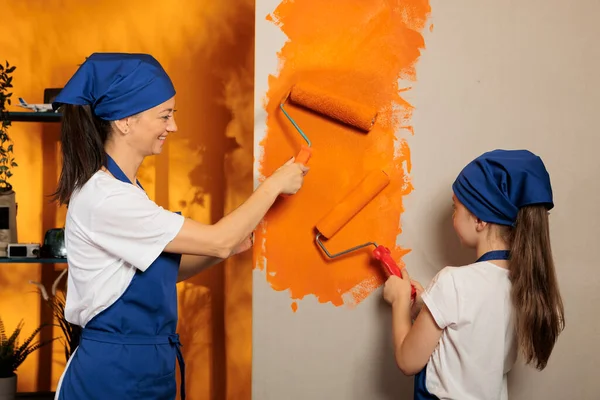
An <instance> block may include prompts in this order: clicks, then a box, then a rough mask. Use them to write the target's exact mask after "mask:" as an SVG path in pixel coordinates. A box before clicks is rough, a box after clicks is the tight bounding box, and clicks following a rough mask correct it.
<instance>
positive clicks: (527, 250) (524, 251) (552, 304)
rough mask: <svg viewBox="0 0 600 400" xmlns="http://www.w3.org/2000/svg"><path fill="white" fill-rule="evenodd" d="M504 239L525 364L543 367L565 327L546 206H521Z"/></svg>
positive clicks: (517, 328) (518, 336)
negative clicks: (509, 255)
mask: <svg viewBox="0 0 600 400" xmlns="http://www.w3.org/2000/svg"><path fill="white" fill-rule="evenodd" d="M508 239H509V243H510V244H511V257H510V264H509V270H510V280H511V282H512V293H511V296H512V302H513V305H514V307H515V313H516V332H517V339H518V343H519V348H520V350H521V353H522V354H523V356H524V358H525V361H526V363H527V364H532V365H534V366H535V368H537V369H538V370H543V369H544V368H545V367H546V365H547V363H548V359H549V358H550V354H551V353H552V349H553V348H554V344H555V343H556V340H557V339H558V335H559V334H560V333H561V332H562V330H563V329H564V327H565V317H564V307H563V302H562V298H561V295H560V291H559V288H558V280H557V278H556V272H555V270H554V260H553V259H552V248H551V246H550V229H549V221H548V211H547V210H546V208H545V207H544V206H543V205H533V206H526V207H523V208H522V209H521V210H520V211H519V214H518V217H517V222H516V224H515V226H514V228H512V229H511V230H510V232H509V238H508Z"/></svg>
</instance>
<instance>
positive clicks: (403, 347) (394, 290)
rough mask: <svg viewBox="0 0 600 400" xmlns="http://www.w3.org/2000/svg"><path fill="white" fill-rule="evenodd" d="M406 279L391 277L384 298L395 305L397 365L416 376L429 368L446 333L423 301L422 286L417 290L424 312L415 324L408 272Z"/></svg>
mask: <svg viewBox="0 0 600 400" xmlns="http://www.w3.org/2000/svg"><path fill="white" fill-rule="evenodd" d="M402 273H403V277H402V278H400V277H397V276H393V275H392V276H390V277H389V278H388V280H387V281H386V283H385V288H384V298H385V299H386V300H387V301H388V303H390V304H391V305H392V333H393V338H394V356H395V359H396V364H397V365H398V368H400V371H402V373H403V374H404V375H407V376H410V375H415V374H416V373H418V372H419V371H421V370H422V369H423V367H425V365H426V364H427V361H428V360H429V357H430V356H431V354H432V353H433V350H435V348H436V346H437V344H438V342H439V340H440V338H441V336H442V330H441V329H440V328H439V327H438V326H437V324H436V323H435V320H434V319H433V316H432V315H431V312H430V311H429V309H428V308H427V306H426V305H424V304H423V303H422V300H421V299H420V292H422V287H421V285H415V282H414V281H413V285H415V287H417V289H418V290H417V294H418V296H417V299H416V303H417V304H415V306H417V307H418V308H420V312H419V313H418V316H417V318H416V320H415V323H414V324H412V323H411V306H413V305H411V298H410V291H411V280H410V278H409V276H408V272H406V269H404V270H402ZM419 289H420V290H419Z"/></svg>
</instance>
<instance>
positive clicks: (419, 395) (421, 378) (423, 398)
mask: <svg viewBox="0 0 600 400" xmlns="http://www.w3.org/2000/svg"><path fill="white" fill-rule="evenodd" d="M509 256H510V252H509V251H508V250H494V251H488V252H487V253H485V254H484V255H482V256H481V257H479V258H478V259H477V261H476V262H481V261H490V260H508V259H509ZM414 399H415V400H439V399H438V397H437V396H435V395H433V394H431V393H429V390H427V364H425V367H424V368H423V369H422V370H421V371H420V372H419V373H418V374H417V375H415V390H414Z"/></svg>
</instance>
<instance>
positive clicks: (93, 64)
mask: <svg viewBox="0 0 600 400" xmlns="http://www.w3.org/2000/svg"><path fill="white" fill-rule="evenodd" d="M174 95H175V88H174V87H173V83H172V82H171V79H170V78H169V76H168V75H167V73H166V72H165V70H164V69H163V68H162V66H161V65H160V63H159V62H158V61H157V60H156V59H155V58H154V57H152V56H151V55H149V54H128V53H94V54H92V55H91V56H89V57H88V58H87V59H86V60H85V62H84V63H83V64H82V65H81V66H80V67H79V69H78V70H77V71H76V72H75V74H74V75H73V77H71V79H70V80H69V81H68V82H67V84H66V85H65V87H64V88H63V90H62V91H61V92H60V93H59V95H58V96H57V97H56V100H55V101H54V103H52V107H53V108H54V110H56V109H58V107H60V105H62V104H74V105H89V106H91V108H92V110H93V112H94V114H96V116H98V117H99V118H101V119H104V120H106V121H115V120H118V119H121V118H125V117H129V116H131V115H135V114H137V113H140V112H142V111H145V110H148V109H150V108H152V107H156V106H157V105H159V104H161V103H164V102H165V101H167V100H169V99H170V98H171V97H173V96H174Z"/></svg>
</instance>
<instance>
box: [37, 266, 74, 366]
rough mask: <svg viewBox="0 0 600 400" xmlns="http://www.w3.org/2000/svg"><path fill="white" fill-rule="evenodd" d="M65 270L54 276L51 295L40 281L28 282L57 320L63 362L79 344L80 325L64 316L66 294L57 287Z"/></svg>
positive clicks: (67, 359) (65, 272)
mask: <svg viewBox="0 0 600 400" xmlns="http://www.w3.org/2000/svg"><path fill="white" fill-rule="evenodd" d="M67 271H68V270H67V269H65V270H63V272H61V274H60V275H59V276H58V278H56V280H55V281H54V283H53V284H52V290H51V292H50V293H51V295H49V294H48V291H47V290H46V288H45V287H44V285H42V284H41V283H40V282H36V281H29V283H32V284H34V285H35V286H37V287H38V289H39V291H40V295H41V296H42V298H43V299H44V301H45V302H46V304H48V306H49V307H50V308H51V309H52V314H53V315H54V317H55V318H56V320H57V321H58V326H59V327H60V329H61V330H62V333H63V335H64V336H63V337H61V338H58V339H59V340H60V341H61V342H62V344H63V346H64V349H65V362H68V361H69V358H71V355H72V354H73V353H74V352H75V349H76V348H77V346H79V340H80V338H81V327H80V326H79V325H74V324H72V323H70V322H69V321H67V319H66V318H65V305H66V294H65V291H64V290H59V289H58V285H59V283H60V281H61V279H62V278H63V276H65V275H66V274H67Z"/></svg>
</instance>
